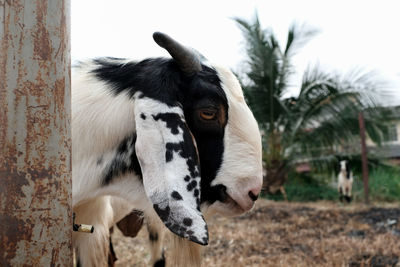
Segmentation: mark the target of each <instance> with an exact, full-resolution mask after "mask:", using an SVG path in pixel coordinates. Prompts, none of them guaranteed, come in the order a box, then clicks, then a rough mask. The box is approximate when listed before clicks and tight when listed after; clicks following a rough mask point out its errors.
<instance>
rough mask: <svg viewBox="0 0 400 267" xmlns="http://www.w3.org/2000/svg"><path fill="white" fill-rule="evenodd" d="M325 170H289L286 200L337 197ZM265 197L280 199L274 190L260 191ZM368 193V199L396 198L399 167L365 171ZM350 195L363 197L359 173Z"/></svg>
mask: <svg viewBox="0 0 400 267" xmlns="http://www.w3.org/2000/svg"><path fill="white" fill-rule="evenodd" d="M329 177H330V175H329V174H316V173H313V174H297V173H291V174H290V175H289V179H288V182H287V183H286V184H285V186H284V187H285V191H286V194H287V197H288V200H289V201H298V202H304V201H317V200H334V201H336V200H338V199H339V194H338V192H337V188H336V187H335V186H334V185H332V184H329V182H328V181H330V180H331V178H329ZM263 196H264V197H265V198H267V199H271V200H277V201H280V200H284V198H283V195H282V194H281V193H280V192H278V193H277V194H275V195H270V194H264V195H263ZM369 197H370V201H372V202H376V201H378V202H394V201H400V169H399V168H395V167H388V166H382V165H381V166H377V167H373V168H371V169H370V172H369ZM353 199H354V201H356V202H362V201H363V200H364V187H363V181H362V174H361V173H359V172H357V173H355V174H354V184H353Z"/></svg>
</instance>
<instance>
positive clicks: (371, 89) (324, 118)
mask: <svg viewBox="0 0 400 267" xmlns="http://www.w3.org/2000/svg"><path fill="white" fill-rule="evenodd" d="M235 21H236V23H237V25H238V27H239V28H240V29H241V30H242V33H243V37H244V40H245V44H246V54H247V60H246V62H244V63H245V64H243V69H242V70H241V71H240V72H239V73H237V74H238V76H239V79H240V82H241V85H242V88H243V91H244V94H245V98H246V101H247V102H248V104H249V106H250V108H251V110H252V111H253V113H254V116H255V117H256V119H257V121H258V124H259V127H260V129H261V130H262V132H263V133H264V135H263V153H264V154H263V158H264V164H265V168H266V169H267V173H268V175H267V177H266V179H264V187H265V188H266V189H267V190H268V191H269V192H274V191H275V190H276V189H277V188H279V186H281V185H282V184H284V183H285V182H286V181H287V180H289V184H288V185H287V188H288V191H290V192H292V191H291V190H293V192H294V191H296V192H298V190H300V189H298V187H299V186H298V185H297V184H296V181H295V180H294V181H290V180H291V179H292V177H290V175H289V174H290V172H291V171H293V169H294V167H295V166H296V165H297V164H298V163H299V161H303V162H304V161H308V162H310V163H311V164H312V165H313V166H314V167H318V168H319V169H322V168H325V169H327V168H328V167H327V165H330V166H332V165H337V163H338V162H337V158H336V157H335V155H334V154H335V149H336V147H338V146H341V145H343V144H346V143H350V142H352V141H354V140H357V138H358V136H359V127H358V114H359V112H360V111H363V112H364V116H365V123H366V125H367V127H366V130H367V133H368V135H369V136H370V137H371V139H372V140H374V141H375V142H377V143H379V142H380V140H381V138H382V136H383V132H382V130H383V129H385V127H384V124H383V119H382V117H381V114H378V110H377V109H376V108H375V104H374V103H375V102H376V97H377V95H378V93H381V92H382V88H384V86H383V83H382V81H380V80H378V79H377V77H376V75H374V74H373V73H370V72H367V73H366V72H363V71H360V70H354V71H351V72H349V73H346V74H342V73H336V72H331V71H329V72H328V71H326V70H325V69H323V68H321V67H320V66H313V67H309V68H308V69H307V70H306V71H305V72H304V74H303V79H302V81H301V84H299V85H298V87H299V88H298V89H299V90H298V92H299V93H298V95H296V96H292V97H287V96H288V94H289V93H290V91H291V90H292V86H293V84H292V80H291V79H292V76H293V74H294V73H295V68H294V66H293V64H292V62H293V58H294V56H295V55H296V54H297V53H298V52H299V50H300V49H301V48H302V47H303V46H304V45H305V44H306V43H307V42H308V41H310V40H311V39H312V38H313V37H314V36H315V35H316V34H317V30H315V29H313V28H311V27H309V26H306V25H299V24H296V23H294V24H293V25H292V26H291V27H290V28H289V30H288V34H287V40H286V44H284V45H281V44H280V43H279V42H278V40H277V38H276V36H275V34H274V33H273V30H272V29H270V28H266V29H263V28H262V27H261V25H260V21H259V19H258V17H257V15H256V16H255V18H254V19H253V20H251V21H247V20H244V19H241V18H235ZM288 178H289V179H288ZM312 186H313V188H319V187H315V185H312ZM292 187H293V188H292ZM315 190H316V191H318V190H319V189H318V190H317V189H315ZM307 192H308V191H307ZM299 193H300V192H299ZM308 193H309V192H308ZM304 194H307V193H304ZM313 195H315V197H318V194H313Z"/></svg>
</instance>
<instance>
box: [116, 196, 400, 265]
mask: <svg viewBox="0 0 400 267" xmlns="http://www.w3.org/2000/svg"><path fill="white" fill-rule="evenodd" d="M145 228H146V227H143V228H142V230H141V232H140V233H139V235H138V236H137V237H136V238H134V239H132V238H127V237H124V236H122V234H121V233H120V232H119V231H114V234H113V236H112V239H113V243H114V248H115V251H116V254H117V258H118V261H117V266H118V267H123V266H124V267H125V266H148V262H149V258H150V255H149V250H148V249H147V247H146V244H147V232H146V229H145ZM208 228H209V233H210V244H209V245H208V246H207V247H206V248H205V250H204V258H203V265H202V266H229V267H233V266H351V267H356V266H400V205H399V203H397V204H375V205H371V206H370V207H366V206H364V205H361V204H351V205H341V204H338V203H330V202H317V203H285V202H273V201H267V200H259V201H257V205H256V207H255V208H254V209H253V210H252V211H251V212H250V213H248V214H246V215H243V216H241V217H237V218H221V217H214V218H211V219H210V220H208ZM165 243H166V246H167V244H168V242H165ZM166 249H167V250H166V251H167V254H166V255H167V263H168V247H167V248H166Z"/></svg>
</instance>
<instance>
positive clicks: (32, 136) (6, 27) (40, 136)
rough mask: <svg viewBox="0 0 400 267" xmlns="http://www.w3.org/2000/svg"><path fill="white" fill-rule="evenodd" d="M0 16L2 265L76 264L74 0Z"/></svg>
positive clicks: (1, 3) (4, 6)
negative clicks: (72, 95) (72, 100)
mask: <svg viewBox="0 0 400 267" xmlns="http://www.w3.org/2000/svg"><path fill="white" fill-rule="evenodd" d="M0 21H1V22H0V23H1V25H0V266H71V265H72V242H71V239H72V210H71V204H72V201H71V191H72V190H71V135H70V116H71V113H70V106H71V103H70V2H69V0H56V1H48V0H0Z"/></svg>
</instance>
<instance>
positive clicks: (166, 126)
mask: <svg viewBox="0 0 400 267" xmlns="http://www.w3.org/2000/svg"><path fill="white" fill-rule="evenodd" d="M135 122H136V134H137V139H136V144H135V149H136V154H137V157H138V160H139V163H140V167H141V169H142V174H143V184H144V189H145V192H146V195H147V197H148V198H149V199H150V201H151V202H152V204H153V207H154V210H155V211H156V212H157V214H158V216H159V217H160V219H161V220H162V222H163V223H164V224H165V225H166V226H167V227H168V228H169V229H170V230H171V231H172V232H173V233H175V234H177V235H178V236H181V237H184V238H188V239H189V240H191V241H194V242H196V243H199V244H201V245H207V243H208V231H207V225H206V222H205V221H204V218H203V215H202V214H201V212H200V165H199V158H198V154H197V148H196V144H195V140H194V138H193V136H192V134H191V132H190V130H189V128H188V126H187V125H186V122H185V118H184V115H183V110H182V109H181V108H180V107H179V106H178V105H177V106H173V107H171V106H168V105H166V104H163V103H161V102H159V101H156V100H153V99H150V98H147V97H142V96H137V97H135Z"/></svg>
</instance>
